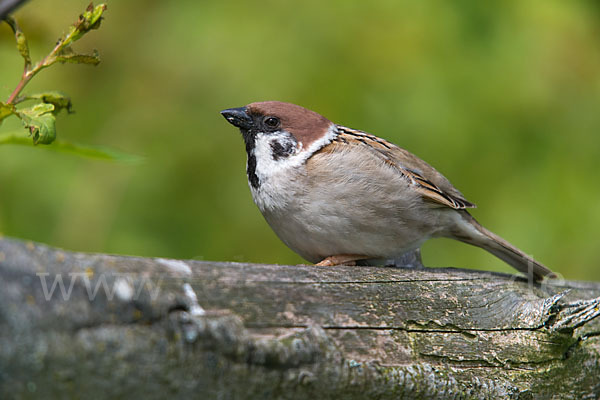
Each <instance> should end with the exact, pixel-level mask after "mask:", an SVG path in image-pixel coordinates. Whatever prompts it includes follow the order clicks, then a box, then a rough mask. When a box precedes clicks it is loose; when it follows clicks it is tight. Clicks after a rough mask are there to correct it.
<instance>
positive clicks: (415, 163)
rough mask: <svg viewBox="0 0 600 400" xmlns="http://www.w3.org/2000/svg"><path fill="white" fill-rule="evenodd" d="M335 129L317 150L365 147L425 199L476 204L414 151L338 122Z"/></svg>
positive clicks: (453, 205)
mask: <svg viewBox="0 0 600 400" xmlns="http://www.w3.org/2000/svg"><path fill="white" fill-rule="evenodd" d="M337 131H338V135H337V136H336V137H335V139H334V140H333V142H332V143H331V144H330V145H328V146H325V148H323V149H321V151H332V150H333V149H332V148H328V147H329V146H331V145H333V144H336V143H337V144H341V145H344V146H348V145H351V146H352V145H354V146H366V147H368V148H370V149H371V150H372V151H374V152H375V154H377V155H378V156H379V157H381V158H382V160H383V161H384V162H385V163H387V164H388V165H390V166H392V167H393V168H394V169H396V170H397V171H398V173H399V174H400V175H402V177H404V178H405V179H406V180H407V181H408V182H409V183H410V184H411V186H412V187H413V188H414V189H415V190H416V191H417V192H419V193H420V194H421V196H423V198H424V199H425V200H427V201H431V202H432V203H434V204H441V205H444V206H448V207H450V208H454V209H457V210H461V209H465V208H475V207H476V206H475V204H473V203H471V202H469V201H467V200H466V199H465V198H464V196H463V195H462V193H460V192H459V191H458V189H456V188H455V187H454V186H452V184H451V183H450V181H448V179H446V178H445V177H444V176H443V175H442V174H440V173H439V172H438V171H437V170H436V169H435V168H433V167H432V166H431V165H429V164H427V163H426V162H425V161H423V160H421V159H420V158H419V157H417V156H415V155H414V154H412V153H410V152H408V151H406V150H404V149H402V148H400V147H398V146H396V145H395V144H393V143H390V142H388V141H386V140H384V139H381V138H379V137H377V136H374V135H371V134H369V133H366V132H363V131H359V130H355V129H350V128H346V127H344V126H340V125H338V126H337Z"/></svg>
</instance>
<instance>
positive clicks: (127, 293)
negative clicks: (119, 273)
mask: <svg viewBox="0 0 600 400" xmlns="http://www.w3.org/2000/svg"><path fill="white" fill-rule="evenodd" d="M133 293H134V290H133V287H132V286H131V285H130V284H129V282H127V280H125V279H123V278H119V279H117V281H116V282H115V294H116V295H117V297H118V298H119V300H121V301H129V300H131V299H132V298H133Z"/></svg>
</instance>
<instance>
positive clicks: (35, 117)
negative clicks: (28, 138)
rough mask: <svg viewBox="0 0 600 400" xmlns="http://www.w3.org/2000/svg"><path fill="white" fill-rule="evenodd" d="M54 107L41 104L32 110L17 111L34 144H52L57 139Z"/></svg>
mask: <svg viewBox="0 0 600 400" xmlns="http://www.w3.org/2000/svg"><path fill="white" fill-rule="evenodd" d="M53 111H54V105H53V104H49V103H39V104H36V105H35V106H33V107H31V108H25V109H21V110H18V111H17V115H18V116H19V118H21V121H22V122H23V125H25V127H26V128H27V129H29V132H30V133H31V135H32V136H33V144H50V143H52V142H53V141H54V139H56V126H55V122H56V118H55V117H54V114H53V113H52V112H53Z"/></svg>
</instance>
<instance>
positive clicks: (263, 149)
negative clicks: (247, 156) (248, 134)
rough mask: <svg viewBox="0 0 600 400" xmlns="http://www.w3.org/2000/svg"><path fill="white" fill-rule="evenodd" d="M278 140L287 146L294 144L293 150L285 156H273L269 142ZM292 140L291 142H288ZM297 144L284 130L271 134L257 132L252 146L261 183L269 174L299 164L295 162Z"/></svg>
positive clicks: (271, 174) (298, 147)
mask: <svg viewBox="0 0 600 400" xmlns="http://www.w3.org/2000/svg"><path fill="white" fill-rule="evenodd" d="M274 141H278V142H280V143H282V144H288V145H289V146H294V145H295V146H296V147H295V149H294V150H293V152H292V153H291V154H290V155H289V156H287V157H279V158H278V159H275V158H274V157H273V149H272V147H271V143H272V142H274ZM290 142H292V143H290ZM300 147H301V146H299V145H297V144H295V140H294V139H293V138H292V137H291V136H290V134H289V133H286V132H281V133H280V132H277V133H271V134H264V133H258V134H257V135H256V142H255V147H254V156H255V157H256V175H257V176H258V179H259V180H260V182H261V184H262V183H265V181H267V180H268V179H269V178H270V177H271V176H273V175H274V174H277V173H279V172H281V171H283V170H286V169H288V168H290V167H293V166H296V165H299V163H298V162H297V159H298V153H299V150H300Z"/></svg>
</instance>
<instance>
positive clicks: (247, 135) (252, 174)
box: [242, 130, 260, 189]
mask: <svg viewBox="0 0 600 400" xmlns="http://www.w3.org/2000/svg"><path fill="white" fill-rule="evenodd" d="M242 136H243V137H244V143H246V154H247V155H248V162H247V163H246V174H247V175H248V182H250V185H252V187H253V188H254V189H258V187H259V186H260V182H259V180H258V175H256V156H255V155H254V147H256V135H254V134H253V133H252V132H249V131H245V130H242Z"/></svg>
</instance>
